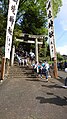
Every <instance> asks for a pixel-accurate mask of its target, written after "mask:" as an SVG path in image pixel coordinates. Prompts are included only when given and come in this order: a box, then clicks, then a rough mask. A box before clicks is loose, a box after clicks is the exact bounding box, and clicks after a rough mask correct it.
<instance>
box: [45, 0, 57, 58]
mask: <svg viewBox="0 0 67 119" xmlns="http://www.w3.org/2000/svg"><path fill="white" fill-rule="evenodd" d="M46 9H47V17H48V36H49V45H50V55H51V58H54V57H55V49H54V48H55V42H54V22H53V16H52V4H51V0H48V2H47V4H46Z"/></svg>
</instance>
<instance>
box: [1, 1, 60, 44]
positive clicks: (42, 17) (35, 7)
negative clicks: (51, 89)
mask: <svg viewBox="0 0 67 119" xmlns="http://www.w3.org/2000/svg"><path fill="white" fill-rule="evenodd" d="M46 1H47V0H32V1H31V0H20V3H19V9H18V13H17V19H16V24H17V23H19V24H20V23H21V22H22V21H23V22H22V24H23V23H24V24H23V25H21V27H22V26H24V25H28V27H26V30H27V28H29V32H30V33H31V34H36V33H37V34H44V33H47V29H46V25H47V24H46V9H45V6H46V4H45V2H46ZM61 1H62V0H59V1H58V0H56V1H55V0H52V3H53V13H54V16H55V17H56V15H57V13H58V11H59V8H60V6H61V5H62V4H61ZM8 4H9V0H0V46H1V45H4V43H5V37H6V27H7V15H8ZM29 9H30V10H32V13H31V11H30V10H29ZM28 13H29V14H30V15H32V16H29V15H28ZM33 13H34V17H35V18H34V17H33ZM26 15H28V17H29V18H31V21H33V23H32V22H30V19H29V18H28V23H29V24H27V23H26V22H25V20H27V17H26ZM23 18H24V19H23ZM36 21H37V23H38V24H36V23H35V22H36ZM31 23H32V24H31ZM30 24H31V29H32V31H31V29H30ZM39 25H40V26H39ZM15 29H16V27H15ZM23 29H25V28H24V27H23ZM15 31H16V30H15ZM27 32H28V31H27Z"/></svg>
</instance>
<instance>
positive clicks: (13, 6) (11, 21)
mask: <svg viewBox="0 0 67 119" xmlns="http://www.w3.org/2000/svg"><path fill="white" fill-rule="evenodd" d="M19 1H20V0H9V9H8V19H7V31H6V42H5V58H8V59H10V52H11V45H12V36H13V29H14V25H15V20H16V14H17V10H18V5H19Z"/></svg>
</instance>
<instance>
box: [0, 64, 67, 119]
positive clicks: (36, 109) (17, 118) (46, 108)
mask: <svg viewBox="0 0 67 119" xmlns="http://www.w3.org/2000/svg"><path fill="white" fill-rule="evenodd" d="M62 85H63V83H62V82H60V80H59V79H58V80H57V79H54V78H51V79H49V81H48V82H46V81H45V79H44V78H43V79H40V78H36V77H35V76H34V75H32V72H31V69H28V68H27V67H26V68H24V67H19V66H17V65H15V66H14V67H11V68H10V71H9V75H8V77H5V80H4V81H3V83H0V119H67V89H64V88H62Z"/></svg>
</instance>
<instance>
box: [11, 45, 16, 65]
mask: <svg viewBox="0 0 67 119" xmlns="http://www.w3.org/2000/svg"><path fill="white" fill-rule="evenodd" d="M14 54H15V46H14V45H13V48H12V56H11V66H13V64H14Z"/></svg>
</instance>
